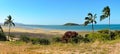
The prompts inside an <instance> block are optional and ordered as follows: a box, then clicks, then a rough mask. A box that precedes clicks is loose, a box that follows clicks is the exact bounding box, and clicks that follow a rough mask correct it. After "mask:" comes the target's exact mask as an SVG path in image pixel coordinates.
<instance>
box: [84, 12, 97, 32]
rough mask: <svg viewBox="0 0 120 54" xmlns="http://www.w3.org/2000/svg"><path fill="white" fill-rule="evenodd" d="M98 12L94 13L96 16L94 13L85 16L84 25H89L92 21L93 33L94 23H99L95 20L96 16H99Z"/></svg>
mask: <svg viewBox="0 0 120 54" xmlns="http://www.w3.org/2000/svg"><path fill="white" fill-rule="evenodd" d="M96 15H97V14H94V16H93V14H92V13H88V16H87V17H85V20H86V21H85V22H84V25H85V26H87V25H88V24H90V23H92V30H93V33H94V26H93V24H94V23H95V24H96V23H97V22H96V21H95V18H97V16H96Z"/></svg>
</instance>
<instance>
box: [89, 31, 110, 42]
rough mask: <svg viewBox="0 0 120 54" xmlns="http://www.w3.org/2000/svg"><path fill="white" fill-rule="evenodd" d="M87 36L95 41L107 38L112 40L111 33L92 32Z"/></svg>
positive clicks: (91, 40)
mask: <svg viewBox="0 0 120 54" xmlns="http://www.w3.org/2000/svg"><path fill="white" fill-rule="evenodd" d="M87 38H88V40H89V41H90V42H94V41H96V40H99V41H106V40H110V35H109V34H103V33H90V34H89V35H88V37H87Z"/></svg>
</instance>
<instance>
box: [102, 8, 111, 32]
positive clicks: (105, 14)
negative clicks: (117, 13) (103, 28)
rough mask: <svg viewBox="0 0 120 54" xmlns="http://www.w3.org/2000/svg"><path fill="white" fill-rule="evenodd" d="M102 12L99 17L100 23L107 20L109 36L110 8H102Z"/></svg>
mask: <svg viewBox="0 0 120 54" xmlns="http://www.w3.org/2000/svg"><path fill="white" fill-rule="evenodd" d="M102 12H103V14H102V15H101V16H100V21H102V20H104V19H105V18H109V34H110V8H109V6H106V7H104V9H103V10H102Z"/></svg>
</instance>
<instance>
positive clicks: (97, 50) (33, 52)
mask: <svg viewBox="0 0 120 54" xmlns="http://www.w3.org/2000/svg"><path fill="white" fill-rule="evenodd" d="M0 54H120V41H113V42H107V43H102V42H98V41H96V42H94V43H80V44H70V43H68V44H63V43H54V44H51V45H31V44H30V43H28V44H26V43H23V42H0Z"/></svg>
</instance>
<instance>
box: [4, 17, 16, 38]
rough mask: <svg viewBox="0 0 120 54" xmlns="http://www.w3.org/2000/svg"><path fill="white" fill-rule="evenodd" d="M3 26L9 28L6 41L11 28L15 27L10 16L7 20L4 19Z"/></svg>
mask: <svg viewBox="0 0 120 54" xmlns="http://www.w3.org/2000/svg"><path fill="white" fill-rule="evenodd" d="M4 25H7V26H8V27H9V33H8V39H9V36H10V29H11V26H15V24H14V22H13V20H12V17H11V15H9V16H7V19H5V22H4Z"/></svg>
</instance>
